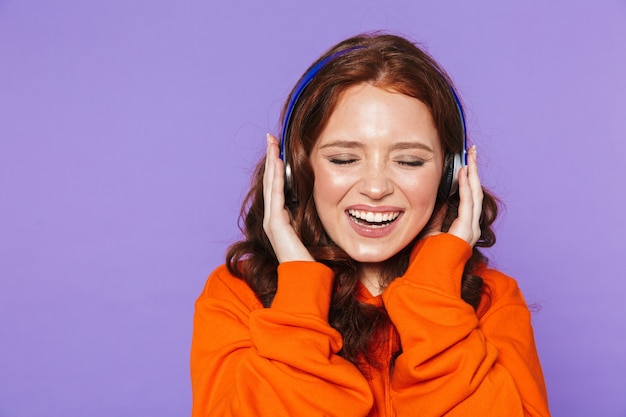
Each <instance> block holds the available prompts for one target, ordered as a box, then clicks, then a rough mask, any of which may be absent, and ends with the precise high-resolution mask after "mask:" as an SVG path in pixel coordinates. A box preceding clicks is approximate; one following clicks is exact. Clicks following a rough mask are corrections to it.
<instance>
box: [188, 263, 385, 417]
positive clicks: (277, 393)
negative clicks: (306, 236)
mask: <svg viewBox="0 0 626 417" xmlns="http://www.w3.org/2000/svg"><path fill="white" fill-rule="evenodd" d="M332 282H333V273H332V271H331V270H330V269H329V268H327V267H326V266H324V265H322V264H319V263H314V262H287V263H283V264H281V265H280V266H279V267H278V289H277V292H276V296H275V297H274V301H273V303H272V305H271V307H270V308H263V306H262V305H261V304H260V303H259V301H258V300H257V299H256V297H255V295H254V293H253V292H252V290H251V289H250V288H249V287H248V286H247V284H246V283H244V282H243V281H242V280H239V279H237V278H234V277H232V276H231V275H230V274H229V273H228V271H227V270H226V268H225V267H222V268H220V269H218V270H216V271H215V272H214V273H213V274H212V275H211V276H210V277H209V280H208V281H207V285H206V287H205V289H204V291H203V293H202V294H201V296H200V297H199V298H198V300H197V302H196V311H195V315H194V332H193V340H192V346H191V378H192V394H193V405H192V416H193V417H200V416H203V417H204V416H221V417H222V416H223V417H228V416H245V417H255V416H268V415H271V416H277V417H278V416H294V415H298V416H321V415H324V416H347V417H350V416H354V417H362V416H366V415H367V414H368V412H369V410H370V409H371V407H372V403H373V398H372V394H371V391H370V389H369V387H368V384H367V381H366V380H365V378H364V377H363V375H362V374H361V373H360V372H359V371H358V369H357V368H356V367H355V366H354V365H352V364H351V363H350V362H348V361H346V360H345V359H343V358H341V357H340V356H338V355H337V352H338V351H339V350H340V349H341V347H342V338H341V335H340V334H339V333H338V332H337V331H336V330H335V329H333V328H332V327H331V326H330V325H329V324H328V310H329V304H330V298H331V291H332Z"/></svg>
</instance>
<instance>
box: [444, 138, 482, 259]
mask: <svg viewBox="0 0 626 417" xmlns="http://www.w3.org/2000/svg"><path fill="white" fill-rule="evenodd" d="M476 159H477V155H476V146H472V147H471V148H470V149H469V150H468V151H467V166H465V167H463V168H461V170H460V171H459V199H460V202H459V211H458V217H457V218H456V220H454V222H452V225H450V229H449V230H448V233H450V234H453V235H455V236H457V237H459V238H461V239H463V240H465V241H466V242H467V243H469V244H470V246H472V247H473V246H474V245H475V244H476V242H478V239H480V234H481V230H480V214H481V212H482V207H483V188H482V186H481V184H480V178H479V177H478V166H477V164H476Z"/></svg>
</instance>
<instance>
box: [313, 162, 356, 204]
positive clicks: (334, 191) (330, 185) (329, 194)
mask: <svg viewBox="0 0 626 417" xmlns="http://www.w3.org/2000/svg"><path fill="white" fill-rule="evenodd" d="M314 172H315V182H314V184H313V198H314V199H315V201H316V204H317V203H318V201H319V203H322V202H323V201H325V202H327V203H328V202H338V201H339V200H340V199H341V198H342V197H343V196H344V195H345V193H346V192H347V191H348V189H349V188H350V184H351V183H352V180H351V179H350V178H349V177H348V176H346V175H341V174H338V173H337V172H333V171H331V170H325V169H320V168H318V169H316V170H314Z"/></svg>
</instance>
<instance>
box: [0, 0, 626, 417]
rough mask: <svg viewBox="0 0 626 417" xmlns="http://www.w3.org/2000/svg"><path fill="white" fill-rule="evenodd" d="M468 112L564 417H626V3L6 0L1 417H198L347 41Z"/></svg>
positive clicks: (2, 24)
mask: <svg viewBox="0 0 626 417" xmlns="http://www.w3.org/2000/svg"><path fill="white" fill-rule="evenodd" d="M374 29H385V30H390V31H393V32H396V33H402V34H405V35H407V36H409V37H411V38H412V39H414V40H417V41H419V42H422V44H423V45H424V46H425V47H426V48H427V49H428V50H429V51H430V52H431V53H432V54H433V55H434V56H435V57H436V58H437V59H438V60H439V61H440V62H441V63H442V64H443V65H444V67H445V68H446V69H447V70H448V71H449V73H450V74H451V75H452V77H453V79H454V80H455V82H456V84H457V87H458V89H459V91H460V93H461V95H462V97H463V99H464V101H465V105H466V110H467V113H468V123H469V130H470V135H471V138H472V139H473V142H474V143H476V144H477V145H478V150H479V153H480V158H481V169H482V176H483V179H484V183H485V184H486V185H487V186H489V187H491V188H492V189H493V190H494V191H495V193H496V194H497V195H499V196H500V197H501V198H502V199H503V200H504V202H505V204H506V207H507V208H506V212H505V213H504V214H503V216H502V218H501V220H500V221H499V223H498V238H499V241H498V244H497V246H496V247H495V248H494V249H492V250H490V251H489V255H490V257H491V258H492V261H493V264H494V265H495V266H497V267H499V268H500V269H502V270H503V271H505V272H507V273H509V274H511V275H513V276H514V277H516V278H517V279H518V281H519V283H520V286H521V288H522V289H523V291H524V293H525V295H526V298H527V300H528V301H529V302H532V303H539V304H541V306H542V309H541V310H540V311H538V312H536V313H535V314H534V318H533V321H534V326H535V332H536V339H537V345H538V349H539V353H540V356H541V359H542V362H543V367H544V372H545V377H546V381H547V384H548V389H549V397H550V406H551V409H552V412H553V415H555V416H570V417H571V416H622V417H623V416H626V395H624V393H625V392H626V359H625V357H626V303H624V295H625V294H626V283H625V281H626V266H625V263H624V257H625V255H626V251H625V250H624V244H623V240H624V236H625V235H626V221H625V220H624V214H623V213H624V206H625V203H626V201H625V193H626V192H625V191H624V190H625V187H624V185H623V182H624V179H626V172H625V171H626V168H625V164H624V155H625V154H626V141H625V140H624V139H625V137H624V136H625V132H626V116H625V110H626V108H625V105H624V99H623V97H624V95H626V2H625V1H624V0H620V1H617V0H597V1H580V0H579V1H565V0H556V1H551V2H544V1H539V0H529V1H511V2H502V1H496V0H492V1H491V0H479V1H473V2H461V1H450V0H444V1H437V2H435V1H415V0H390V1H381V0H378V1H372V0H359V1H356V0H351V1H340V0H333V1H330V0H319V1H315V2H296V1H286V0H284V1H283V0H272V1H270V2H260V1H259V2H252V1H250V2H244V1H232V2H229V3H227V2H217V1H199V0H183V1H178V2H170V1H162V0H159V1H122V0H109V1H92V0H83V1H79V0H73V1H72V0H58V1H43V0H39V1H36V0H22V1H17V0H0V258H1V259H0V416H1V417H33V416H44V415H45V416H49V417H54V416H63V417H67V416H87V415H89V416H92V417H97V416H106V417H109V416H148V415H150V416H185V415H189V411H190V404H191V394H190V383H189V371H188V368H189V367H188V356H189V346H190V338H191V331H192V315H193V304H194V301H195V298H196V297H197V296H198V294H199V293H200V291H201V289H202V287H203V285H204V282H205V280H206V277H207V275H208V274H209V273H210V272H211V270H212V269H213V268H214V267H216V266H217V265H218V264H220V263H222V262H223V255H224V251H225V248H226V247H227V245H228V244H229V243H230V242H232V241H233V240H234V239H236V238H237V237H238V236H239V232H238V229H237V228H236V221H237V216H238V210H239V205H240V202H241V199H242V197H243V195H244V193H245V191H246V188H247V186H248V184H249V176H250V172H251V169H252V166H253V165H254V163H255V161H256V160H257V159H258V158H259V157H260V156H261V155H262V152H263V149H264V141H265V138H264V136H265V132H266V131H270V132H277V131H278V125H279V124H278V113H279V109H280V106H281V104H282V102H283V100H284V99H285V98H286V95H287V94H288V92H289V89H290V88H291V86H292V85H293V84H294V83H295V82H296V80H297V78H298V77H299V75H300V74H301V73H302V72H303V71H304V70H305V69H306V67H307V66H308V65H309V64H310V63H311V62H312V60H313V59H315V58H316V57H317V56H318V55H319V54H321V53H322V52H323V51H324V50H325V49H326V48H328V47H330V46H331V45H332V44H334V43H335V42H337V41H339V40H340V39H343V38H345V37H347V36H350V35H352V34H355V33H358V32H362V31H369V30H374Z"/></svg>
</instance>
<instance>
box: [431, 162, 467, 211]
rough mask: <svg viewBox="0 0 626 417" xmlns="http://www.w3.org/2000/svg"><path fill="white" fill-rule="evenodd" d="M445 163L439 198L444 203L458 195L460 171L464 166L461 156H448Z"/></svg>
mask: <svg viewBox="0 0 626 417" xmlns="http://www.w3.org/2000/svg"><path fill="white" fill-rule="evenodd" d="M444 163H445V167H446V168H445V171H444V173H443V178H442V179H441V185H440V186H439V192H438V196H437V197H438V198H439V199H440V200H442V201H443V200H446V199H447V198H448V197H450V196H451V195H453V194H454V193H456V192H457V190H458V189H459V171H460V170H461V167H462V166H463V161H462V158H461V154H458V153H457V154H454V155H451V154H448V155H447V156H446V159H445V162H444Z"/></svg>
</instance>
